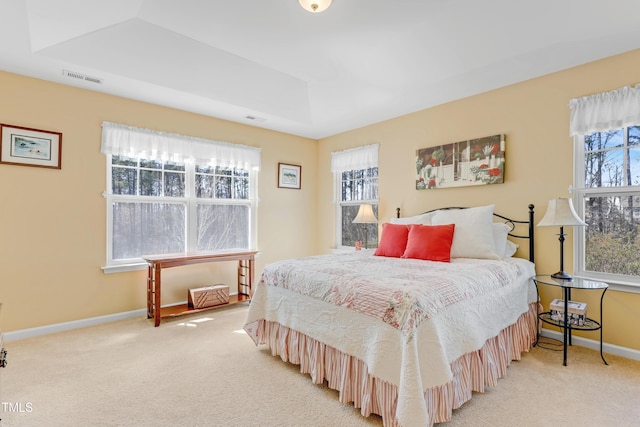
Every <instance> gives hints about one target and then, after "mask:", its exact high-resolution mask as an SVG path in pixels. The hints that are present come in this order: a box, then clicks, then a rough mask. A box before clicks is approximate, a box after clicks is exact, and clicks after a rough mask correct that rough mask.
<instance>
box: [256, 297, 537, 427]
mask: <svg viewBox="0 0 640 427" xmlns="http://www.w3.org/2000/svg"><path fill="white" fill-rule="evenodd" d="M537 324H538V322H537V307H536V303H532V304H530V306H529V310H528V311H527V312H525V313H524V314H522V316H520V318H519V319H518V320H517V321H516V323H514V324H513V325H511V326H508V327H506V328H505V329H503V330H502V331H501V332H500V333H499V334H498V335H497V336H496V337H494V338H491V339H489V340H487V341H486V342H485V344H484V345H483V346H482V348H480V349H479V350H477V351H473V352H471V353H467V354H465V355H463V356H461V357H459V358H458V359H457V360H455V361H454V362H453V363H452V364H451V370H452V372H453V379H452V380H451V381H450V382H448V383H446V384H443V385H440V386H437V387H433V388H430V389H428V390H426V391H425V393H424V400H425V404H426V407H427V408H426V409H427V413H428V414H429V417H430V425H433V424H434V423H441V422H446V421H449V420H450V419H451V415H452V412H453V410H454V409H456V408H459V407H460V406H462V404H463V403H465V402H467V401H469V400H470V399H471V396H472V392H474V391H475V392H479V393H482V392H484V389H485V387H493V386H495V385H496V384H497V382H498V379H499V378H501V377H502V376H503V375H504V374H505V373H506V370H507V367H508V366H509V364H510V363H511V361H512V360H520V358H521V353H522V352H524V351H528V350H529V349H530V348H531V345H532V344H533V343H534V342H535V339H536V325H537ZM258 340H259V341H258V342H259V344H266V345H267V347H268V348H269V349H270V350H271V354H272V355H274V356H280V358H281V359H282V360H283V361H285V362H290V363H293V364H295V365H300V372H302V373H303V374H310V376H311V380H312V381H313V382H314V383H315V384H322V383H324V382H325V381H326V383H327V386H328V387H329V388H331V389H334V390H337V391H338V392H339V399H340V402H342V403H345V404H353V406H354V407H356V408H360V413H361V414H362V415H363V416H365V417H367V416H369V415H371V414H377V415H380V416H381V417H382V422H383V425H384V427H399V426H400V425H399V424H398V421H397V420H396V416H395V413H396V402H397V397H398V388H397V386H396V385H394V384H391V383H389V382H386V381H382V380H380V379H378V378H376V377H373V376H371V375H369V372H368V369H367V365H366V364H365V363H364V362H363V361H361V360H359V359H357V358H355V357H353V356H350V355H348V354H346V353H343V352H341V351H339V350H336V349H335V348H333V347H330V346H328V345H325V344H323V343H321V342H319V341H316V340H315V339H313V338H310V337H308V336H306V335H304V334H301V333H299V332H297V331H294V330H292V329H289V328H287V327H286V326H282V325H280V324H279V323H276V322H270V321H266V320H261V321H260V323H259V326H258Z"/></svg>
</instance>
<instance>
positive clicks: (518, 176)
mask: <svg viewBox="0 0 640 427" xmlns="http://www.w3.org/2000/svg"><path fill="white" fill-rule="evenodd" d="M639 69H640V50H636V51H632V52H629V53H626V54H623V55H619V56H615V57H612V58H608V59H605V60H602V61H598V62H594V63H590V64H587V65H584V66H580V67H577V68H573V69H570V70H566V71H562V72H558V73H554V74H551V75H548V76H544V77H541V78H537V79H533V80H529V81H526V82H523V83H519V84H515V85H511V86H508V87H504V88H501V89H497V90H493V91H490V92H487V93H483V94H480V95H477V96H473V97H469V98H466V99H462V100H459V101H456V102H451V103H448V104H444V105H440V106H437V107H434V108H429V109H426V110H423V111H419V112H417V113H414V114H409V115H406V116H403V117H399V118H396V119H393V120H389V121H385V122H382V123H377V124H374V125H371V126H367V127H365V128H362V129H357V130H354V131H351V132H347V133H344V134H340V135H336V136H333V137H331V138H326V139H323V140H321V141H320V145H319V152H318V155H319V161H318V197H319V199H318V206H319V208H320V211H319V214H320V215H319V216H318V226H319V229H320V230H332V229H333V226H334V224H333V218H334V215H333V209H334V205H333V204H332V203H331V200H332V197H333V187H332V184H331V183H332V179H331V174H330V172H329V163H330V153H331V152H332V151H336V150H342V149H346V148H352V147H356V146H360V145H365V144H371V143H379V144H380V152H379V155H380V161H379V174H380V177H379V189H380V194H379V196H380V206H379V212H380V215H379V217H380V220H381V221H385V220H388V219H389V218H391V217H392V216H393V215H394V214H395V208H396V207H400V208H402V210H403V212H404V214H405V215H413V214H417V213H420V212H423V211H425V210H429V209H434V208H438V207H442V206H451V205H455V206H458V205H464V206H475V205H482V204H489V203H495V205H496V211H497V212H499V213H502V214H504V215H508V216H511V217H513V218H517V219H526V218H527V205H528V204H529V203H533V204H534V205H535V206H536V211H537V220H540V218H542V215H544V212H545V210H546V207H547V202H548V200H549V199H552V198H555V197H569V196H570V194H569V192H568V187H569V186H570V185H571V184H572V181H573V177H572V174H573V158H572V156H573V147H572V139H571V138H570V137H569V130H568V126H569V108H568V103H569V100H570V99H572V98H576V97H580V96H585V95H589V94H593V93H597V92H603V91H607V90H612V89H616V88H619V87H621V86H625V85H631V84H634V85H635V84H637V83H639V82H640V80H639V79H640V77H638V73H637V70H639ZM499 133H504V134H506V161H507V163H506V166H505V183H504V184H499V185H490V186H486V187H480V188H478V187H466V188H449V189H439V190H422V191H418V190H415V184H414V182H415V181H414V180H415V168H414V164H415V152H416V150H417V149H419V148H424V147H429V146H432V145H438V144H446V143H452V142H457V141H464V140H468V139H473V138H478V137H483V136H489V135H495V134H499ZM535 232H536V239H537V245H536V253H535V256H536V266H537V271H538V272H539V273H540V274H544V273H551V272H553V271H557V269H558V267H559V265H558V264H559V261H558V258H559V245H558V239H557V236H556V235H555V233H558V231H557V230H553V229H551V228H537V229H536V230H535ZM569 232H570V231H569ZM318 238H319V245H320V250H321V251H322V252H328V251H329V250H330V248H332V247H334V246H335V241H334V240H335V237H334V235H333V234H332V233H321V234H320V235H319V236H318ZM567 248H569V250H568V251H567V253H566V254H565V256H566V261H565V267H566V269H567V270H568V271H571V270H572V261H571V257H572V252H571V249H570V248H571V235H569V236H568V241H567V243H566V244H565V249H567ZM524 255H525V256H526V253H525V254H524ZM554 292H555V293H554ZM596 295H597V296H598V297H599V294H596V293H590V294H588V293H587V294H585V293H582V294H580V295H578V293H576V295H574V297H575V298H576V299H579V300H582V301H585V302H587V303H588V304H589V311H590V313H591V314H593V315H594V317H596V318H597V316H598V309H597V307H598V302H599V301H598V300H597V298H596ZM556 297H560V294H559V292H557V290H555V291H550V290H549V289H542V299H543V303H544V305H545V307H548V301H549V300H550V299H552V298H556ZM639 308H640V294H631V293H623V292H612V291H609V292H608V293H607V295H606V297H605V308H604V316H605V329H604V340H605V341H606V342H608V343H611V344H616V345H620V346H624V347H628V348H632V349H636V350H640V334H638V333H637V328H638V327H639V326H640V310H639ZM584 336H585V337H587V338H592V339H598V335H597V333H590V334H584Z"/></svg>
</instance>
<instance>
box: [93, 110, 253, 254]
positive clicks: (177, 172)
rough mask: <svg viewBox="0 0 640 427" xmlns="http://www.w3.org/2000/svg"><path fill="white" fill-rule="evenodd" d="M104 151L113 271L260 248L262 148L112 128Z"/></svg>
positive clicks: (106, 130)
mask: <svg viewBox="0 0 640 427" xmlns="http://www.w3.org/2000/svg"><path fill="white" fill-rule="evenodd" d="M102 151H103V153H105V154H106V155H107V182H108V183H109V185H108V188H107V191H106V192H105V197H106V199H107V267H110V266H118V265H123V264H135V263H139V262H141V261H142V259H141V257H142V256H143V255H147V254H167V253H176V252H185V251H232V250H237V249H254V248H255V247H256V233H255V230H256V227H255V224H256V207H257V194H256V193H257V191H256V189H257V171H258V168H259V161H260V151H259V150H258V149H255V148H252V147H245V146H241V145H234V144H227V143H220V142H214V141H205V140H200V139H195V138H189V137H184V136H180V135H173V134H171V135H170V134H164V133H159V132H154V131H149V130H145V129H136V128H131V127H127V126H122V125H115V124H111V123H104V124H103V145H102Z"/></svg>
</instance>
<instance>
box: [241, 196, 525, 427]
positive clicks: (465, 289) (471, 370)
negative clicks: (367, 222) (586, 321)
mask: <svg viewBox="0 0 640 427" xmlns="http://www.w3.org/2000/svg"><path fill="white" fill-rule="evenodd" d="M493 210H494V206H493V205H488V206H480V207H474V208H444V209H438V210H433V211H429V212H425V213H423V214H420V215H416V216H413V217H408V218H401V217H400V215H399V210H398V215H397V218H394V219H393V220H391V221H389V222H388V223H385V224H383V228H382V234H381V239H380V243H379V246H378V248H377V249H376V250H375V251H373V250H362V251H353V252H350V253H343V254H329V255H320V256H312V257H305V258H300V259H290V260H283V261H279V262H275V263H272V264H269V265H267V266H266V267H265V269H264V271H263V273H262V276H261V278H260V281H259V283H258V285H257V288H256V290H255V292H254V294H253V297H252V300H251V304H250V307H249V312H248V315H247V320H246V324H245V326H244V329H245V331H246V332H247V334H248V335H249V336H250V337H251V338H252V339H253V341H254V342H255V344H256V345H266V346H267V347H268V348H269V349H270V350H271V353H272V354H273V355H274V356H275V355H278V356H280V357H281V358H282V360H283V361H285V362H290V363H293V364H296V365H300V370H301V372H302V373H308V374H310V376H311V379H312V381H313V382H314V383H317V384H320V383H323V382H326V384H327V385H328V387H330V388H332V389H335V390H338V392H339V399H340V401H341V402H343V403H347V404H353V405H354V406H355V407H356V408H360V411H361V413H362V415H364V416H369V415H370V414H378V415H380V416H381V417H382V421H383V425H384V426H385V427H392V426H402V427H412V426H427V425H432V424H434V423H439V422H445V421H448V420H449V419H450V418H451V415H452V411H453V410H454V409H456V408H458V407H460V406H461V405H462V404H463V403H464V402H466V401H468V400H470V399H471V397H472V392H474V391H475V392H483V391H484V389H485V387H492V386H495V385H496V384H497V380H498V379H499V378H500V377H502V376H503V375H504V374H505V371H506V369H507V367H508V365H509V364H510V362H511V361H512V360H519V359H520V357H521V353H522V352H524V351H528V350H529V348H530V347H531V345H532V344H533V343H534V342H535V340H536V325H537V316H536V310H537V293H536V290H535V286H534V285H533V282H532V280H531V279H532V277H533V276H534V275H535V268H534V264H533V261H534V259H533V253H534V251H533V249H534V235H533V218H534V210H533V205H529V216H528V220H526V221H524V220H513V219H509V218H507V217H504V216H501V215H497V214H495V213H494V212H493ZM522 228H524V229H525V230H526V231H525V232H524V233H523V232H519V231H518V229H522ZM521 239H524V241H525V242H528V245H521V248H522V249H526V247H527V246H528V252H529V254H528V259H524V258H518V257H515V256H513V255H514V254H515V252H516V248H517V245H516V244H515V243H514V242H513V241H512V240H518V241H520V240H521ZM425 248H426V249H425ZM523 252H524V250H523Z"/></svg>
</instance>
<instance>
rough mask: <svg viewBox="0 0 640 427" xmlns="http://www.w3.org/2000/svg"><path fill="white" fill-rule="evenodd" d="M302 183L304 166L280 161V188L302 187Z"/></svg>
mask: <svg viewBox="0 0 640 427" xmlns="http://www.w3.org/2000/svg"><path fill="white" fill-rule="evenodd" d="M301 183H302V166H299V165H289V164H287V163H278V188H295V189H297V190H299V189H300V187H301Z"/></svg>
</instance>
